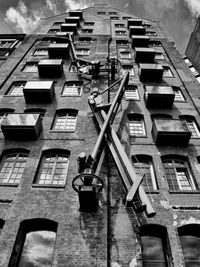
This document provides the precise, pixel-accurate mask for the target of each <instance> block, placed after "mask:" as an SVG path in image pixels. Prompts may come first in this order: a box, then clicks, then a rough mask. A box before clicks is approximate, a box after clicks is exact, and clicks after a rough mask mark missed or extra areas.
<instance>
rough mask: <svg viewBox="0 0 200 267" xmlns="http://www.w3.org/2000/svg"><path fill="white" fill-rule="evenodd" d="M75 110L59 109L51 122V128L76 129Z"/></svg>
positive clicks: (68, 130) (67, 130)
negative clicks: (52, 122)
mask: <svg viewBox="0 0 200 267" xmlns="http://www.w3.org/2000/svg"><path fill="white" fill-rule="evenodd" d="M77 113H78V111H77V110H59V111H58V112H57V113H56V117H55V120H54V124H53V130H55V131H66V132H74V131H75V129H76V121H77Z"/></svg>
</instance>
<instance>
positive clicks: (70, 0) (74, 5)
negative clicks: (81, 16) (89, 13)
mask: <svg viewBox="0 0 200 267" xmlns="http://www.w3.org/2000/svg"><path fill="white" fill-rule="evenodd" d="M65 5H66V8H67V10H66V11H69V10H76V9H83V8H87V7H90V6H91V5H92V3H91V1H88V0H82V1H76V0H65Z"/></svg>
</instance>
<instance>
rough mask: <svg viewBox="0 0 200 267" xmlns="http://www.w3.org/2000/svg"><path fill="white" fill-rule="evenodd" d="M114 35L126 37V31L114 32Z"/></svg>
mask: <svg viewBox="0 0 200 267" xmlns="http://www.w3.org/2000/svg"><path fill="white" fill-rule="evenodd" d="M115 34H116V35H118V36H120V35H121V36H126V35H127V32H126V31H115Z"/></svg>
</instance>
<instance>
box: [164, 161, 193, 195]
mask: <svg viewBox="0 0 200 267" xmlns="http://www.w3.org/2000/svg"><path fill="white" fill-rule="evenodd" d="M163 164H167V165H168V166H169V167H168V168H172V169H173V170H174V174H175V178H176V180H177V184H178V187H179V190H180V191H192V190H196V186H195V184H194V181H193V178H192V175H191V172H190V169H189V166H188V164H187V162H186V161H185V160H179V159H166V160H164V161H163ZM165 168H167V167H165V166H164V170H165ZM178 170H182V172H184V173H185V177H183V176H182V177H183V178H184V179H183V180H182V181H181V176H179V174H178ZM185 178H186V179H185ZM186 183H187V184H188V186H187V189H185V186H184V184H185V185H186ZM173 191H174V190H173ZM175 191H176V190H175Z"/></svg>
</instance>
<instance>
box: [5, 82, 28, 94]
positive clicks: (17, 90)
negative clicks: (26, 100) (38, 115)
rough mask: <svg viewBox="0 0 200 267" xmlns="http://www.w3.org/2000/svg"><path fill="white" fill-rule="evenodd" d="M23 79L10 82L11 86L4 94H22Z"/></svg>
mask: <svg viewBox="0 0 200 267" xmlns="http://www.w3.org/2000/svg"><path fill="white" fill-rule="evenodd" d="M25 84H26V82H25V81H17V82H14V83H12V84H11V87H10V88H9V89H8V92H7V93H6V95H10V96H23V95H24V94H23V88H24V86H25Z"/></svg>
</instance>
